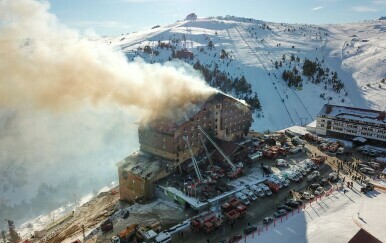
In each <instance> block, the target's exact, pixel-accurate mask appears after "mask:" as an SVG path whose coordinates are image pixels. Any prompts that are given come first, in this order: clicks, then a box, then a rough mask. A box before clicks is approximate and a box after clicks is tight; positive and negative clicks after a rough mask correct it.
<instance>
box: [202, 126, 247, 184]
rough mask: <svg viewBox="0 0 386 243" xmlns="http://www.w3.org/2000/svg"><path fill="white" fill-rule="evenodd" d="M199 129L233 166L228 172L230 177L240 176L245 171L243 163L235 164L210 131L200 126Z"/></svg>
mask: <svg viewBox="0 0 386 243" xmlns="http://www.w3.org/2000/svg"><path fill="white" fill-rule="evenodd" d="M198 129H199V130H200V131H201V132H202V134H204V136H205V137H206V138H207V139H208V140H209V141H210V142H211V143H212V144H213V146H214V147H215V148H216V149H217V150H218V151H219V152H220V154H221V155H222V156H223V157H224V158H225V161H226V162H227V163H228V164H229V166H230V167H231V171H230V172H228V177H229V178H231V179H234V178H237V177H239V176H240V175H241V174H242V173H243V169H242V167H243V165H242V163H240V165H239V166H237V167H236V166H235V165H234V164H233V163H232V161H231V160H230V159H229V157H228V156H227V155H226V154H225V153H224V151H223V150H222V149H221V148H220V147H219V146H218V145H217V143H216V142H215V141H214V140H213V139H212V138H211V137H210V136H209V134H208V133H206V131H205V130H204V129H203V128H202V127H201V126H198Z"/></svg>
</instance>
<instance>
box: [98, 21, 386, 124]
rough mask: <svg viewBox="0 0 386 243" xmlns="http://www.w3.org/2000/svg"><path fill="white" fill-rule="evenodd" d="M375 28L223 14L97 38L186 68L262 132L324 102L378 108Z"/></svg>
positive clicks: (379, 27) (381, 68)
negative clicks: (310, 67) (245, 105)
mask: <svg viewBox="0 0 386 243" xmlns="http://www.w3.org/2000/svg"><path fill="white" fill-rule="evenodd" d="M383 25H384V21H381V20H377V21H369V22H362V23H353V24H345V25H325V26H316V25H306V24H283V23H271V22H264V21H260V20H254V19H245V18H237V17H229V16H228V17H225V18H222V17H217V18H201V19H197V20H196V21H179V22H177V23H175V24H171V25H168V26H163V27H158V26H155V27H156V28H154V29H151V30H148V31H142V32H138V33H132V34H127V35H122V36H119V37H112V38H111V37H109V38H102V39H101V40H99V41H102V42H104V43H106V44H107V45H112V46H115V47H117V48H120V49H121V50H122V51H123V52H124V53H125V55H126V56H127V58H128V59H129V60H134V58H137V57H140V58H142V59H143V60H145V61H146V62H149V63H155V62H160V63H164V62H167V61H171V60H176V59H180V60H182V61H183V62H186V63H188V64H190V65H192V66H194V68H195V69H197V70H200V72H201V75H203V77H204V78H205V80H206V81H207V82H208V83H209V84H210V85H212V86H214V87H218V88H220V89H221V90H223V91H224V92H227V93H231V94H232V95H234V96H237V97H239V98H244V99H246V100H247V101H248V102H249V103H252V108H255V113H254V124H253V127H252V128H253V129H254V130H258V131H265V130H268V129H269V130H277V129H282V128H285V127H288V126H291V125H304V124H306V123H309V122H311V121H312V120H314V118H315V115H316V114H317V113H318V112H319V110H320V108H321V107H322V105H323V104H325V103H327V102H331V103H335V104H343V105H355V106H359V107H367V108H375V109H385V103H384V102H382V97H384V94H386V92H385V87H384V86H385V84H384V82H385V81H384V80H383V81H382V79H384V78H385V77H386V66H385V65H384V63H385V62H386V57H385V55H386V53H385V52H384V50H385V49H384V48H385V45H386V42H385V41H384V40H385V27H383ZM305 59H308V60H310V61H311V62H313V63H314V64H315V65H316V71H315V72H314V73H311V74H310V73H308V72H307V73H304V72H303V71H304V69H303V65H304V61H305ZM294 67H296V70H295V72H296V76H299V77H298V78H296V77H295V78H296V80H295V79H294V82H290V81H288V80H287V81H285V80H284V79H283V72H284V71H291V72H293V71H294ZM244 81H246V82H244ZM260 106H261V108H260Z"/></svg>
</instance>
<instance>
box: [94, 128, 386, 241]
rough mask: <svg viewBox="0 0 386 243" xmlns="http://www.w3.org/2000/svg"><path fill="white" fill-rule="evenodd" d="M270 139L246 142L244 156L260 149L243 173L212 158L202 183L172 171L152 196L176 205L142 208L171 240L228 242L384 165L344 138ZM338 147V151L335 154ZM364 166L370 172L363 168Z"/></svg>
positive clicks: (365, 177)
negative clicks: (157, 191)
mask: <svg viewBox="0 0 386 243" xmlns="http://www.w3.org/2000/svg"><path fill="white" fill-rule="evenodd" d="M270 139H272V138H271V137H268V138H264V139H260V140H252V142H249V144H248V145H247V146H249V147H248V155H251V154H252V155H253V157H254V158H255V157H256V154H259V156H257V157H259V159H258V160H251V161H247V162H245V161H243V162H244V163H243V169H242V170H243V173H242V174H241V175H238V176H237V177H236V178H230V176H229V172H230V171H231V170H230V168H229V166H228V167H227V166H221V164H219V163H218V161H216V163H214V164H212V165H210V166H211V168H209V165H208V164H206V165H205V164H204V163H202V164H200V170H201V171H202V174H203V175H204V178H205V181H203V182H201V183H197V181H196V180H195V178H194V175H195V174H194V172H192V171H191V172H188V173H186V172H185V173H179V172H178V171H177V172H176V173H174V174H172V175H171V176H169V177H168V178H165V179H164V180H162V181H160V182H159V183H158V185H157V187H159V188H161V187H162V189H161V191H160V193H159V194H160V195H157V196H158V197H159V198H161V200H162V202H165V200H169V202H170V203H172V204H174V205H176V206H178V208H175V209H174V210H170V209H169V210H164V213H163V214H160V213H158V211H160V210H159V209H157V207H150V208H152V209H154V210H152V212H151V213H150V214H149V212H147V214H148V216H149V217H148V221H151V220H153V219H156V220H158V221H160V223H161V226H162V230H166V231H168V228H169V227H172V228H171V229H170V228H169V229H170V230H169V231H168V232H170V235H171V238H172V242H228V240H229V239H230V238H231V237H232V236H235V235H241V236H244V231H245V230H246V229H248V228H249V229H251V230H253V227H254V226H258V227H261V226H263V219H264V218H266V217H274V216H275V214H276V216H277V217H280V216H281V215H280V213H282V215H283V214H286V213H287V212H290V211H291V210H294V209H295V208H296V207H297V206H298V205H299V204H300V203H301V204H305V203H307V202H308V201H309V200H312V199H313V198H314V197H317V196H321V195H323V194H324V192H325V191H328V190H329V189H330V188H331V187H332V186H333V185H334V183H336V182H338V181H339V185H342V184H343V183H345V182H346V183H351V182H353V181H354V182H357V183H358V184H359V183H362V184H360V185H365V184H363V183H365V181H367V180H368V179H369V178H370V176H372V177H376V176H377V175H378V174H379V172H380V170H381V169H383V167H382V166H380V165H376V163H375V162H373V161H371V163H370V160H372V158H373V157H369V156H370V155H368V154H367V155H366V154H364V153H363V152H362V150H361V149H359V151H358V150H357V148H355V149H353V148H352V147H350V146H345V145H344V144H345V143H344V142H337V141H333V142H326V139H322V141H323V142H318V141H313V137H311V138H309V139H306V138H305V137H304V136H301V137H300V136H299V138H296V139H295V140H296V141H295V140H294V139H292V137H291V136H288V135H285V136H284V138H283V136H282V135H281V142H279V143H277V141H269V140H270ZM262 141H263V142H262ZM267 141H268V142H267ZM268 144H270V145H268ZM321 144H323V145H322V146H321ZM342 148H343V149H342ZM338 150H339V151H340V152H339V153H336V152H337V151H338ZM342 150H343V151H342ZM365 151H366V150H365ZM369 151H370V150H369ZM365 153H366V152H365ZM234 162H235V164H236V163H238V162H239V161H237V160H235V161H234ZM364 165H366V166H368V167H369V168H372V169H373V170H374V173H372V174H365V173H363V172H362V170H361V168H363V166H364ZM216 166H217V167H218V168H216ZM375 167H376V168H375ZM366 172H367V171H366ZM342 182H343V183H342ZM358 193H359V192H358ZM158 200H160V199H158ZM166 202H167V201H166ZM233 204H234V205H233ZM160 205H162V203H161V204H160ZM192 205H196V206H197V207H192ZM280 210H281V211H280ZM146 211H148V210H146ZM143 213H144V212H140V213H139V214H135V213H134V211H133V212H132V214H131V215H130V217H129V218H128V221H122V222H120V223H119V226H121V227H120V229H123V228H124V227H125V226H126V225H127V223H126V222H130V223H133V222H134V221H132V220H130V218H132V219H134V218H136V220H135V221H136V223H137V222H138V223H139V224H141V225H142V224H143V222H144V221H143V220H141V219H142V216H143V215H141V214H143ZM177 214H178V217H175V216H176V215H177ZM133 217H134V218H133ZM182 222H184V223H182ZM178 223H179V224H178ZM182 226H183V227H182ZM116 233H117V231H115V233H111V234H109V235H106V237H104V238H103V239H105V240H107V239H108V238H109V237H110V236H112V235H113V234H116ZM98 242H104V241H98Z"/></svg>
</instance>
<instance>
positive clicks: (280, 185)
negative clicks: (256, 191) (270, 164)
mask: <svg viewBox="0 0 386 243" xmlns="http://www.w3.org/2000/svg"><path fill="white" fill-rule="evenodd" d="M267 181H269V182H272V183H275V184H276V185H277V186H278V187H279V188H282V187H283V185H282V184H281V182H280V181H279V180H278V179H276V178H274V177H270V178H268V179H267Z"/></svg>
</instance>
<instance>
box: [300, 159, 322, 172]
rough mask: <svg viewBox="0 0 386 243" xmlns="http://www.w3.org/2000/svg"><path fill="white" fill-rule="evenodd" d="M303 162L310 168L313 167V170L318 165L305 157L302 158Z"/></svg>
mask: <svg viewBox="0 0 386 243" xmlns="http://www.w3.org/2000/svg"><path fill="white" fill-rule="evenodd" d="M303 162H304V163H305V164H307V165H308V166H310V167H311V169H313V170H316V169H317V168H318V166H317V165H316V164H315V163H314V161H312V160H311V159H305V160H303Z"/></svg>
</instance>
